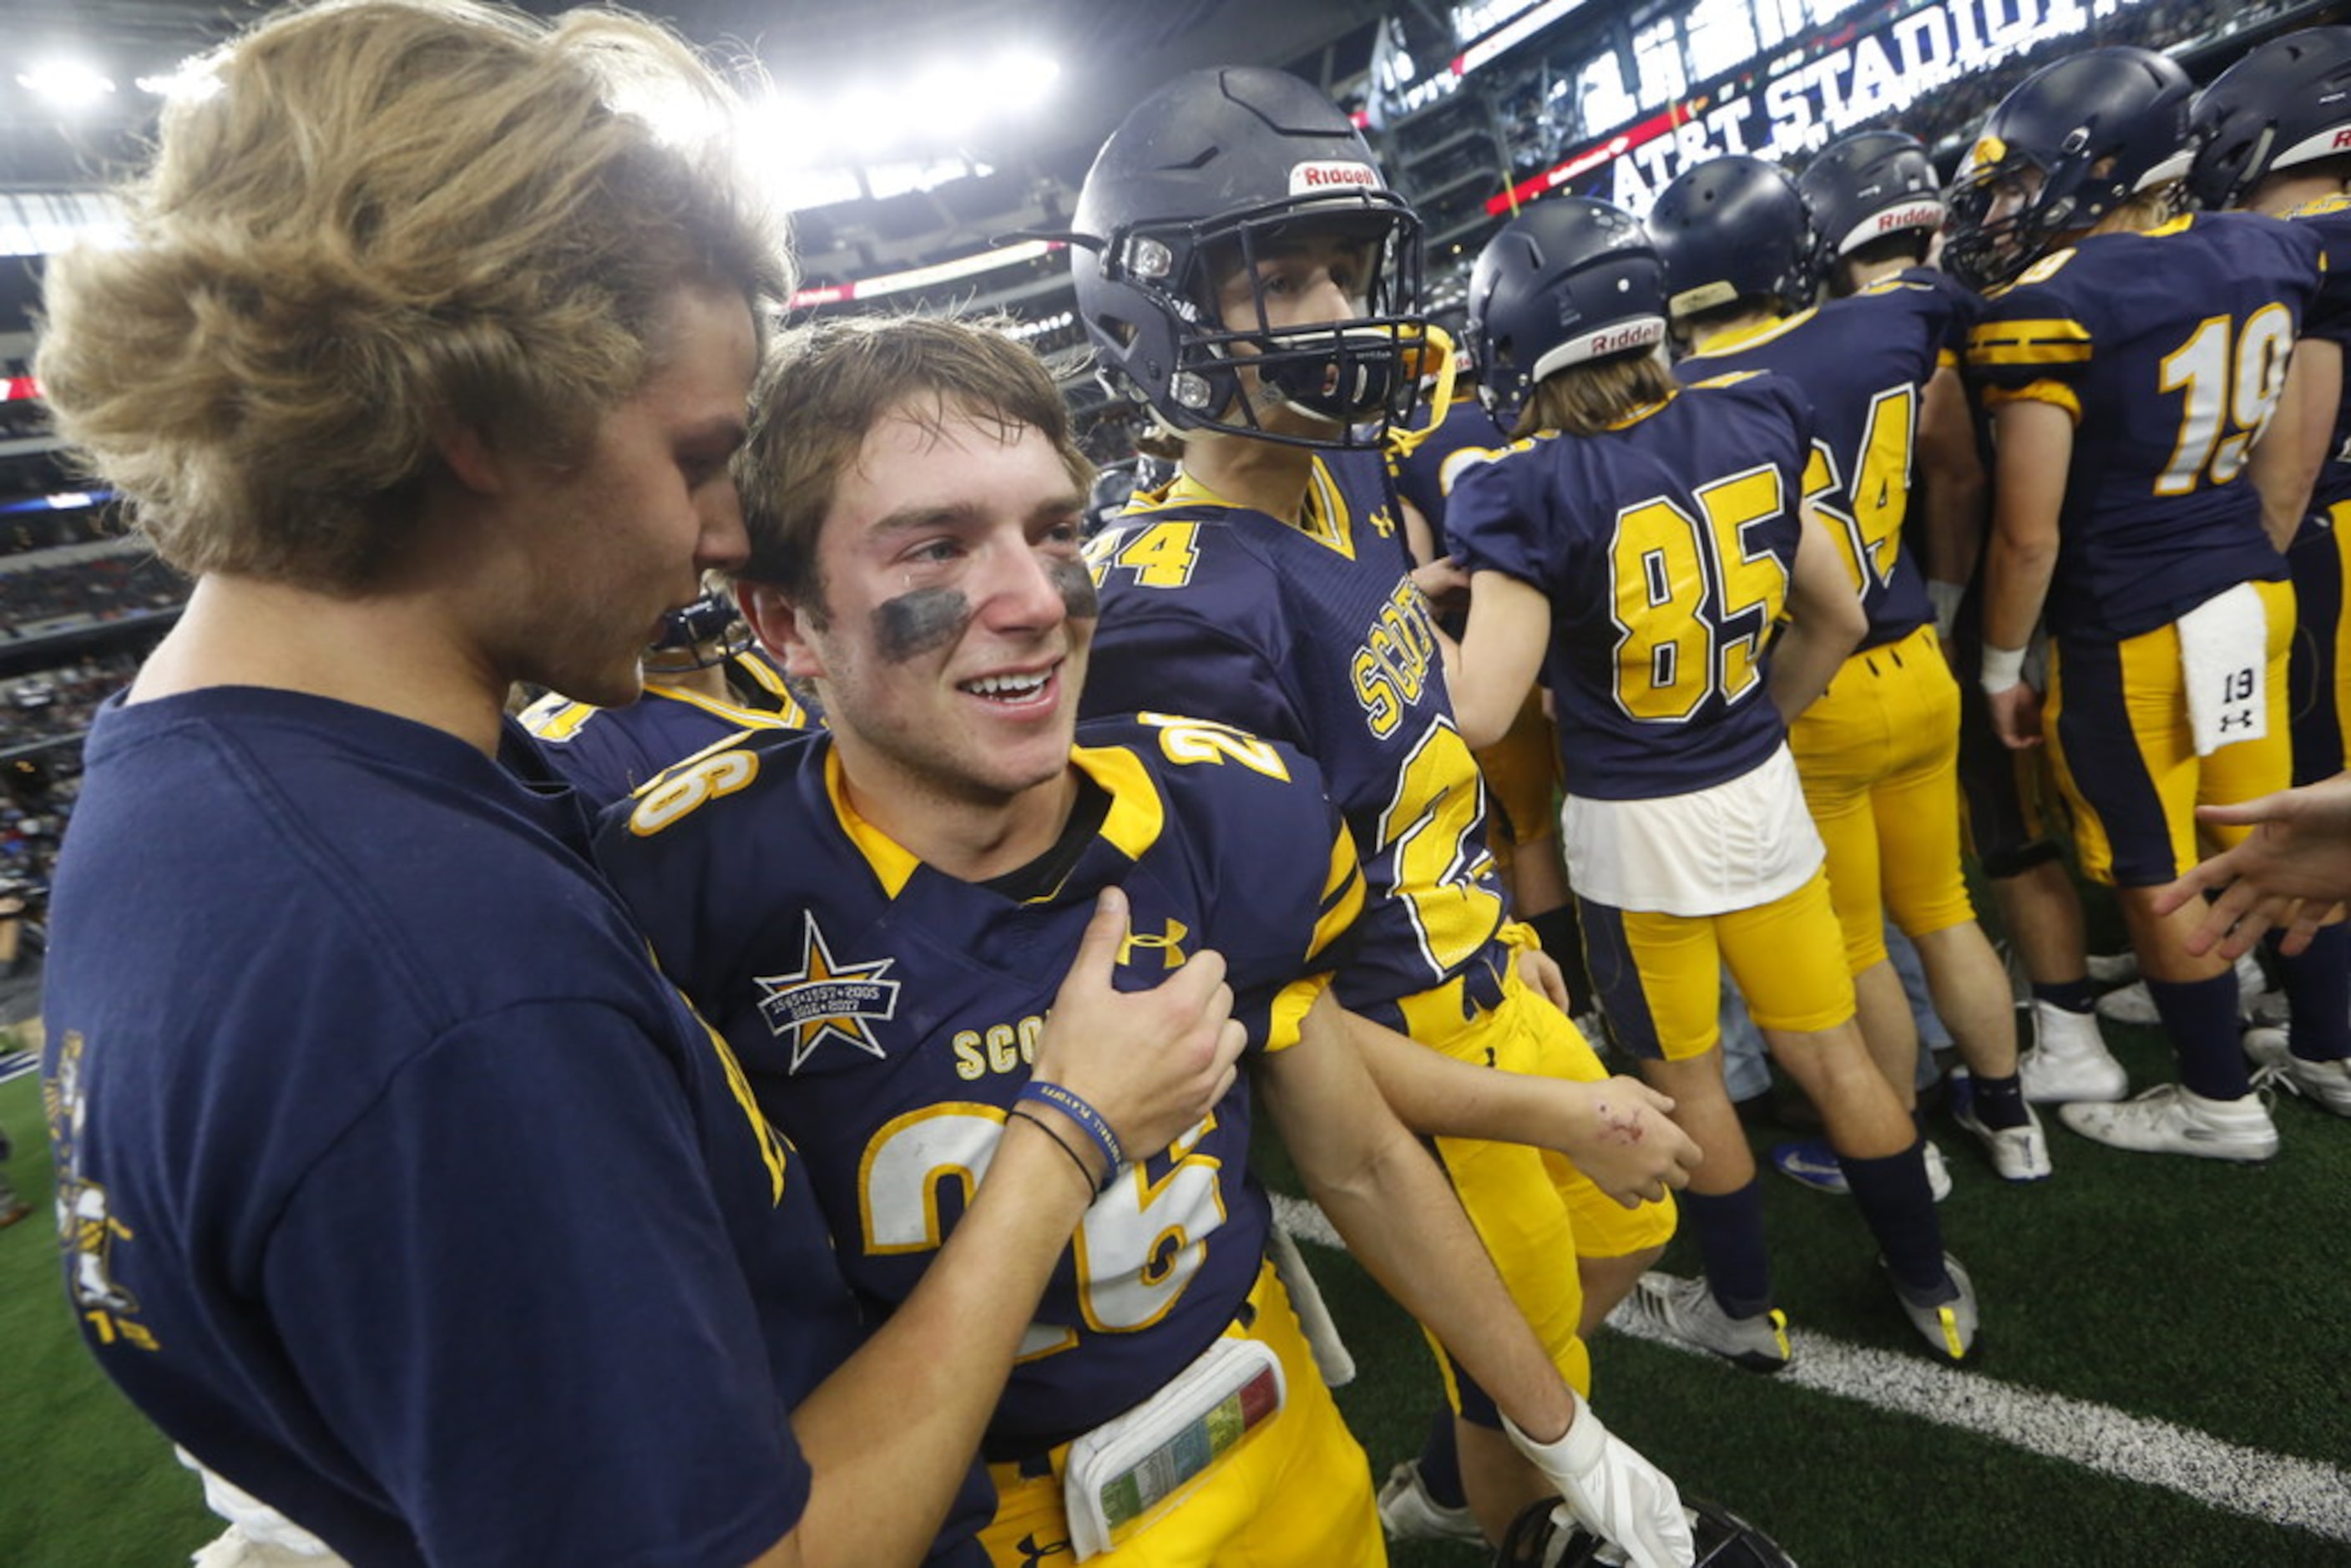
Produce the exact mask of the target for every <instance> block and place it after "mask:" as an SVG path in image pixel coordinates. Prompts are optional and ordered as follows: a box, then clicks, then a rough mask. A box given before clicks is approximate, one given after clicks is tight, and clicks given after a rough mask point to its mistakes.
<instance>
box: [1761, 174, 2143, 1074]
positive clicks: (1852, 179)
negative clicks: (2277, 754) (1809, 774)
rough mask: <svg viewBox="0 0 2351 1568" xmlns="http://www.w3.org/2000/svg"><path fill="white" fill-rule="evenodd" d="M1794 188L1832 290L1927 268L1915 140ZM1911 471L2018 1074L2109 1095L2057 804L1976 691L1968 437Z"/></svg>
mask: <svg viewBox="0 0 2351 1568" xmlns="http://www.w3.org/2000/svg"><path fill="white" fill-rule="evenodd" d="M1796 188H1797V190H1798V192H1799V193H1801V194H1802V197H1803V199H1804V210H1805V214H1806V215H1807V217H1808V219H1809V220H1810V222H1811V224H1812V227H1813V258H1812V261H1813V276H1814V277H1815V278H1816V279H1817V280H1818V281H1819V282H1820V283H1821V284H1822V285H1823V287H1824V288H1825V290H1826V292H1827V293H1828V295H1829V296H1830V297H1831V298H1845V297H1846V296H1849V295H1852V294H1855V293H1857V292H1858V291H1860V290H1862V289H1864V288H1865V287H1869V286H1870V285H1872V284H1876V283H1879V282H1881V281H1884V280H1886V279H1887V278H1889V277H1898V276H1899V275H1901V274H1902V273H1903V272H1905V271H1907V270H1908V269H1910V268H1913V267H1919V266H1921V265H1923V264H1925V263H1926V262H1927V261H1928V257H1929V256H1930V255H1931V253H1932V251H1933V248H1934V242H1935V240H1936V238H1937V236H1938V234H1939V232H1940V230H1941V228H1942V225H1943V203H1942V197H1941V193H1940V191H1939V189H1938V182H1937V180H1936V177H1935V171H1934V165H1933V164H1932V163H1931V162H1928V157H1927V152H1926V149H1925V148H1924V147H1923V146H1921V145H1920V144H1919V143H1918V141H1917V140H1916V139H1915V138H1912V137H1908V136H1905V135H1903V134H1902V133H1901V132H1899V131H1876V130H1873V131H1855V132H1854V133H1853V134H1851V135H1849V136H1845V137H1842V138H1840V139H1839V140H1837V141H1833V142H1831V143H1830V144H1829V145H1828V146H1826V147H1823V149H1821V151H1820V153H1819V154H1818V156H1816V157H1814V158H1813V161H1812V162H1810V163H1808V164H1806V165H1805V167H1804V172H1802V174H1801V175H1800V176H1798V178H1797V181H1796ZM1973 319H1974V310H1973V308H1972V301H1965V302H1963V304H1962V308H1959V309H1957V310H1955V311H1953V313H1952V315H1951V318H1950V322H1949V332H1950V342H1949V348H1948V350H1947V351H1946V352H1945V353H1944V354H1942V355H1941V356H1940V358H1941V359H1942V360H1943V361H1945V362H1946V363H1948V364H1951V365H1953V366H1954V367H1955V365H1956V361H1957V359H1958V357H1959V355H1960V354H1962V353H1964V351H1965V349H1966V346H1967V327H1968V325H1969V324H1970V322H1971V321H1972V320H1973ZM1928 384H1929V387H1930V390H1931V389H1940V390H1941V391H1943V392H1957V391H1958V390H1959V386H1958V382H1957V380H1956V378H1955V377H1950V376H1946V375H1944V374H1943V373H1941V372H1940V371H1938V374H1937V377H1936V379H1935V381H1934V382H1930V383H1928ZM1962 395H1963V394H1962ZM1938 430H1939V431H1941V432H1943V433H1944V438H1945V439H1947V440H1956V439H1957V438H1958V437H1959V436H1960V435H1961V434H1969V435H1970V436H1971V438H1972V439H1973V440H1974V442H1975V443H1976V444H1980V435H1981V429H1980V423H1979V422H1977V421H1976V420H1974V418H1973V417H1972V413H1970V415H1969V417H1968V418H1967V419H1966V420H1965V422H1964V423H1958V422H1953V421H1949V420H1948V419H1935V420H1930V421H1928V423H1927V424H1926V425H1925V426H1924V427H1923V428H1922V435H1924V434H1931V433H1932V432H1935V431H1938ZM1919 479H1920V491H1921V494H1920V496H1919V501H1920V515H1919V518H1918V521H1919V523H1920V524H1921V525H1922V531H1921V533H1920V535H1919V537H1918V538H1917V544H1918V545H1919V546H1920V547H1921V549H1920V551H1918V552H1917V553H1923V555H1924V556H1925V558H1926V559H1925V561H1924V566H1925V568H1926V571H1927V594H1928V599H1930V600H1931V601H1933V603H1934V607H1935V627H1936V634H1937V635H1938V638H1940V639H1941V641H1942V643H1943V651H1944V653H1945V654H1946V656H1948V657H1949V659H1950V660H1951V663H1952V664H1953V666H1954V668H1955V669H1956V670H1957V672H1958V673H1959V677H1960V683H1961V684H1960V689H1959V753H1958V758H1957V764H1956V766H1957V771H1958V775H1959V785H1960V789H1959V799H1960V801H1961V805H1962V809H1963V810H1964V812H1965V815H1964V818H1963V825H1964V827H1965V829H1966V836H1967V840H1968V843H1969V847H1970V849H1971V850H1972V852H1974V854H1975V856H1976V858H1977V861H1978V862H1979V863H1980V865H1981V866H1982V867H1983V870H1984V874H1985V878H1986V880H1987V881H1988V882H1989V883H1991V891H1992V897H1993V899H1994V901H1995V902H1996V903H1997V904H1999V906H2000V915H2001V928H2002V929H2003V930H2005V931H2006V932H2007V933H2008V938H2009V943H2010V946H2011V947H2012V948H2013V950H2014V951H2015V953H2016V956H2017V958H2018V960H2019V962H2020V963H2021V964H2022V967H2023V969H2024V972H2025V975H2026V977H2027V979H2028V980H2029V981H2030V982H2031V984H2032V1019H2033V1036H2034V1045H2033V1048H2032V1050H2030V1051H2023V1052H2022V1053H2020V1055H2019V1057H2018V1060H2017V1076H2018V1078H2019V1079H2020V1081H2021V1082H2022V1084H2023V1088H2024V1097H2025V1099H2026V1100H2027V1101H2029V1102H2032V1103H2036V1104H2044V1103H2052V1102H2056V1101H2063V1100H2118V1099H2120V1098H2121V1097H2122V1095H2123V1093H2124V1092H2125V1090H2126V1088H2127V1087H2128V1079H2127V1077H2126V1075H2125V1073H2124V1071H2123V1066H2122V1063H2121V1062H2119V1061H2116V1060H2115V1058H2114V1056H2113V1054H2112V1053H2111V1052H2110V1051H2107V1050H2106V1046H2105V1039H2104V1037H2103V1036H2102V1035H2101V1034H2100V1033H2099V1030H2098V1015H2097V1011H2096V1003H2097V999H2098V998H2097V992H2096V990H2095V988H2094V987H2093V986H2092V985H2091V974H2090V966H2089V959H2088V957H2087V956H2086V953H2085V948H2084V945H2083V915H2082V904H2081V897H2080V895H2079V894H2077V893H2076V892H2075V891H2074V881H2073V878H2072V875H2071V873H2069V872H2068V870H2067V868H2066V866H2065V865H2064V851H2063V850H2062V849H2061V848H2060V847H2059V844H2058V841H2057V839H2056V837H2055V836H2054V834H2053V832H2052V831H2050V829H2049V827H2048V825H2047V824H2048V821H2049V820H2050V819H2051V818H2052V817H2053V816H2054V814H2055V812H2056V810H2057V809H2058V807H2057V798H2056V796H2057V787H2056V782H2055V780H2054V779H2051V778H2050V777H2049V776H2048V767H2047V763H2046V759H2045V758H2043V757H2042V755H2041V754H2039V753H2037V752H2036V753H2024V754H2020V753H2016V752H2011V751H2010V750H2009V749H2008V748H2007V747H2004V746H2002V745H2001V742H2000V737H1998V736H1996V735H1994V734H1993V733H1992V729H1991V716H1990V713H1989V712H1988V710H1987V709H1986V707H1985V704H1984V697H1983V693H1982V689H1981V688H1980V686H1978V685H1976V678H1975V677H1976V669H1977V666H1978V664H1979V663H1980V657H1981V653H1982V648H1983V596H1982V592H1981V588H1980V583H1981V566H1982V559H1983V536H1984V521H1985V512H1986V507H1987V501H1988V491H1987V486H1986V485H1985V481H1984V475H1983V465H1982V463H1981V462H1980V460H1978V459H1977V458H1976V457H1975V456H1974V449H1973V446H1971V447H1970V450H1969V452H1967V453H1964V454H1963V453H1961V452H1959V450H1957V449H1955V448H1953V449H1946V450H1945V451H1943V452H1942V453H1940V454H1939V455H1938V460H1937V461H1934V462H1932V463H1930V464H1928V465H1927V468H1926V471H1925V472H1924V473H1923V474H1921V475H1920V476H1919ZM1961 584H1965V585H1966V587H1965V588H1964V589H1962V588H1961V587H1960V586H1959V585H1961Z"/></svg>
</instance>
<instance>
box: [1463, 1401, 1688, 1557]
mask: <svg viewBox="0 0 2351 1568" xmlns="http://www.w3.org/2000/svg"><path fill="white" fill-rule="evenodd" d="M1569 1394H1570V1396H1572V1397H1573V1398H1574V1400H1575V1418H1574V1419H1573V1421H1571V1422H1569V1423H1568V1427H1567V1431H1566V1434H1565V1435H1564V1436H1562V1437H1560V1438H1559V1440H1558V1441H1556V1442H1552V1443H1538V1442H1536V1441H1535V1440H1534V1439H1533V1438H1532V1437H1528V1436H1527V1435H1526V1434H1525V1433H1524V1432H1521V1431H1520V1430H1519V1428H1518V1427H1517V1425H1516V1423H1514V1422H1512V1421H1511V1419H1510V1417H1509V1416H1503V1417H1502V1429H1503V1430H1504V1431H1506V1432H1508V1433H1509V1434H1510V1441H1511V1442H1512V1443H1514V1444H1516V1445H1517V1446H1518V1450H1519V1452H1520V1453H1522V1454H1524V1455H1525V1456H1526V1457H1527V1458H1529V1459H1531V1460H1532V1461H1533V1463H1534V1466H1535V1468H1536V1469H1539V1470H1541V1471H1542V1473H1543V1478H1544V1479H1546V1480H1548V1481H1550V1482H1551V1484H1552V1485H1553V1486H1554V1487H1557V1488H1558V1489H1559V1495H1560V1497H1561V1498H1562V1500H1565V1502H1566V1503H1567V1509H1568V1511H1569V1512H1570V1513H1573V1515H1575V1521H1576V1522H1577V1523H1578V1524H1581V1525H1583V1528H1584V1529H1586V1530H1589V1531H1592V1532H1593V1534H1594V1535H1597V1536H1600V1537H1601V1538H1602V1539H1604V1540H1606V1541H1610V1542H1614V1543H1615V1544H1616V1545H1617V1546H1619V1547H1621V1548H1623V1550H1624V1552H1625V1559H1626V1561H1628V1562H1629V1563H1632V1564H1633V1568H1689V1565H1690V1564H1691V1563H1694V1562H1696V1561H1697V1558H1698V1547H1697V1545H1696V1543H1695V1542H1692V1541H1691V1539H1690V1527H1689V1516H1688V1515H1687V1514H1685V1513H1684V1512H1682V1494H1681V1493H1680V1492H1679V1491H1678V1490H1675V1487H1674V1483H1673V1481H1672V1480H1671V1479H1668V1478H1667V1475H1666V1473H1665V1471H1663V1470H1661V1469H1657V1467H1656V1466H1655V1465H1653V1464H1651V1463H1649V1461H1648V1460H1646V1459H1645V1458H1642V1457H1641V1456H1640V1455H1639V1454H1638V1453H1636V1452H1635V1451H1634V1449H1633V1448H1632V1446H1631V1445H1630V1444H1628V1443H1626V1442H1625V1441H1624V1440H1622V1439H1621V1438H1619V1437H1615V1436H1614V1435H1613V1434H1612V1433H1611V1432H1610V1431H1609V1430H1608V1428H1607V1427H1604V1426H1602V1425H1601V1423H1600V1417H1599V1416H1597V1415H1595V1414H1593V1409H1592V1406H1589V1405H1587V1404H1585V1403H1584V1401H1583V1396H1581V1395H1577V1394H1575V1392H1574V1391H1573V1389H1571V1390H1569Z"/></svg>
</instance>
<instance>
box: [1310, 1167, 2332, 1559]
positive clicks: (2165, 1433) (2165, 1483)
mask: <svg viewBox="0 0 2351 1568" xmlns="http://www.w3.org/2000/svg"><path fill="white" fill-rule="evenodd" d="M1273 1207H1274V1214H1275V1218H1278V1219H1279V1220H1280V1222H1281V1227H1282V1228H1283V1229H1285V1230H1287V1231H1289V1232H1290V1235H1292V1236H1294V1237H1296V1238H1297V1239H1299V1240H1301V1241H1312V1242H1315V1243H1316V1244H1318V1245H1320V1246H1324V1247H1337V1246H1339V1245H1340V1244H1341V1243H1340V1240H1339V1235H1338V1232H1336V1231H1335V1230H1333V1229H1332V1228H1331V1222H1330V1220H1328V1219H1327V1218H1324V1217H1323V1214H1322V1210H1321V1209H1319V1208H1317V1207H1315V1206H1314V1205H1313V1204H1311V1203H1308V1202H1306V1201H1305V1200H1303V1199H1301V1198H1294V1197H1280V1196H1277V1197H1275V1198H1274V1200H1273ZM1608 1326H1609V1327H1610V1328H1612V1329H1614V1330H1615V1331H1616V1332H1618V1333H1623V1334H1625V1335H1627V1336H1628V1337H1630V1338H1634V1339H1643V1340H1648V1341H1650V1342H1652V1343H1657V1344H1663V1345H1666V1346H1667V1347H1668V1348H1670V1349H1674V1350H1679V1351H1683V1352H1684V1353H1685V1354H1690V1355H1701V1356H1702V1355H1705V1354H1707V1353H1706V1352H1704V1351H1700V1350H1690V1349H1688V1348H1687V1346H1684V1345H1681V1344H1678V1343H1676V1342H1674V1341H1672V1340H1669V1339H1667V1338H1666V1337H1665V1336H1664V1335H1662V1334H1660V1333H1657V1332H1656V1331H1655V1330H1654V1329H1651V1328H1650V1327H1648V1326H1647V1325H1646V1324H1645V1323H1642V1322H1636V1321H1635V1320H1634V1319H1633V1316H1632V1314H1631V1313H1630V1312H1627V1311H1625V1309H1624V1308H1622V1307H1620V1308H1618V1309H1617V1310H1616V1312H1614V1314H1613V1315H1612V1316H1611V1317H1610V1318H1609V1320H1608ZM1788 1339H1789V1343H1790V1344H1791V1345H1792V1347H1793V1348H1794V1350H1795V1352H1796V1356H1795V1359H1794V1360H1793V1361H1792V1362H1791V1363H1790V1364H1789V1366H1788V1369H1787V1370H1786V1371H1784V1372H1782V1373H1779V1374H1776V1375H1774V1376H1773V1379H1772V1381H1773V1382H1775V1383H1793V1384H1795V1385H1798V1386H1800V1387H1804V1388H1809V1389H1812V1390H1813V1391H1814V1392H1816V1393H1821V1394H1828V1395H1833V1396H1836V1397H1837V1398H1840V1399H1850V1400H1853V1401H1854V1402H1855V1403H1856V1404H1861V1405H1868V1406H1875V1407H1876V1408H1878V1409H1881V1410H1891V1411H1895V1412H1896V1413H1898V1414H1900V1415H1904V1416H1915V1417H1917V1419H1919V1420H1922V1421H1932V1422H1934V1423H1936V1424H1937V1425H1938V1426H1943V1427H1957V1428H1958V1429H1959V1430H1960V1431H1963V1432H1972V1433H1975V1434H1976V1435H1978V1436H1980V1437H1991V1438H1993V1439H1995V1440H1997V1441H2000V1442H2003V1443H2008V1444H2010V1445H2011V1446H2013V1447H2015V1448H2022V1449H2024V1450H2026V1451H2027V1452H2029V1453H2035V1454H2040V1455H2042V1456H2043V1457H2044V1458H2053V1459H2063V1460H2064V1461H2066V1462H2067V1463H2070V1464H2075V1465H2079V1466H2081V1467H2082V1468H2083V1469H2091V1470H2096V1471H2098V1472H2100V1473H2101V1474H2105V1475H2110V1476H2114V1477H2116V1478H2118V1479H2122V1480H2126V1481H2136V1482H2137V1483H2138V1484H2140V1485H2141V1486H2151V1487H2161V1488H2162V1489H2164V1490H2166V1491H2171V1492H2177V1493H2179V1495H2180V1496H2182V1497H2186V1498H2190V1499H2193V1500H2195V1501H2198V1502H2200V1503H2203V1504H2204V1505H2205V1506H2207V1507H2209V1508H2216V1509H2220V1510H2222V1511H2226V1512H2229V1513H2236V1514H2242V1515H2244V1516H2245V1517H2246V1518H2248V1519H2254V1520H2259V1521H2262V1523H2264V1524H2283V1525H2291V1526H2294V1528H2296V1529H2300V1530H2306V1531H2311V1532H2312V1533H2313V1534H2314V1535H2318V1536H2322V1537H2324V1538H2325V1539H2326V1540H2329V1541H2340V1542H2351V1470H2344V1469H2336V1468H2335V1467H2334V1466H2332V1465H2327V1464H2322V1463H2320V1462H2319V1461H2317V1460H2315V1459H2303V1458H2294V1457H2293V1456H2291V1455H2287V1454H2273V1453H2269V1452H2267V1451H2265V1450H2263V1449H2261V1448H2242V1447H2240V1446H2239V1445H2237V1444H2235V1443H2227V1442H2223V1441H2221V1440H2220V1438H2218V1437H2208V1436H2206V1435H2205V1434H2204V1433H2201V1432H2198V1431H2194V1430H2191V1429H2190V1428H2189V1427H2178V1426H2174V1425H2172V1424H2171V1423H2170V1422H2168V1421H2158V1420H2154V1419H2152V1418H2150V1417H2147V1416H2132V1415H2128V1414H2126V1413H2125V1412H2123V1411H2120V1410H2116V1409H2113V1408H2110V1407H2109V1406H2104V1405H2094V1404H2091V1403H2090V1402H2088V1401H2087V1400H2082V1399H2069V1398H2067V1397H2066V1396H2064V1395H2062V1394H2051V1393H2047V1392H2045V1391H2043V1390H2041V1389H2037V1388H2024V1387H2020V1386H2018V1385H2015V1384H2009V1383H2001V1382H2000V1381H1998V1380H1997V1379H1994V1378H1989V1377H1986V1376H1984V1375H1982V1374H1980V1373H1975V1372H1967V1371H1963V1370H1961V1369H1959V1368H1958V1367H1951V1366H1938V1365H1937V1364H1934V1363H1932V1362H1929V1361H1923V1360H1920V1359H1919V1358H1918V1357H1917V1356H1911V1355H1899V1354H1895V1353H1894V1352H1892V1351H1884V1350H1873V1349H1870V1348H1868V1347H1867V1346H1865V1345H1855V1344H1847V1343H1844V1341H1842V1340H1838V1339H1834V1338H1832V1337H1830V1336H1829V1335H1827V1334H1823V1333H1815V1332H1813V1331H1811V1330H1806V1329H1792V1330H1790V1331H1789V1333H1788Z"/></svg>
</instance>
